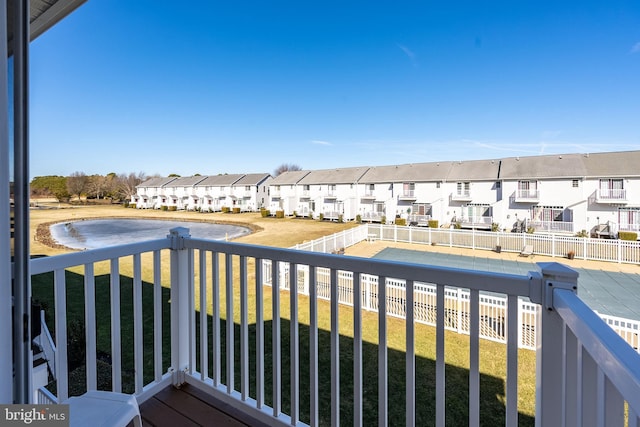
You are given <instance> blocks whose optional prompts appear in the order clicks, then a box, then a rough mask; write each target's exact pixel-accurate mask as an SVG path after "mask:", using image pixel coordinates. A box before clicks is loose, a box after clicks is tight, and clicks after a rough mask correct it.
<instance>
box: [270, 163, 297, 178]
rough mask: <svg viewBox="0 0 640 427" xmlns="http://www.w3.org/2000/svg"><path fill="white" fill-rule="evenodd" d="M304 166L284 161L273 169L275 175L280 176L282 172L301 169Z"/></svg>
mask: <svg viewBox="0 0 640 427" xmlns="http://www.w3.org/2000/svg"><path fill="white" fill-rule="evenodd" d="M301 170H302V168H301V167H300V166H298V165H296V164H295V163H283V164H281V165H280V166H278V167H277V168H275V170H274V171H273V176H278V175H280V174H281V173H282V172H289V171H301Z"/></svg>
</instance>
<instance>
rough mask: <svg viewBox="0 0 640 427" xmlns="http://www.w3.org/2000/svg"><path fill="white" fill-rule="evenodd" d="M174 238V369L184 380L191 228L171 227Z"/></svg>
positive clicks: (176, 380) (176, 376)
mask: <svg viewBox="0 0 640 427" xmlns="http://www.w3.org/2000/svg"><path fill="white" fill-rule="evenodd" d="M168 237H169V238H171V369H172V370H173V375H174V376H173V379H172V382H173V384H174V385H179V384H182V383H183V382H184V375H183V373H184V371H185V370H186V369H187V368H188V367H189V346H190V343H189V330H190V328H189V319H190V316H189V307H190V305H191V304H190V302H189V252H188V251H187V250H186V249H185V247H184V239H188V238H190V237H191V236H190V235H189V229H187V228H184V227H176V228H173V229H171V230H170V234H169V236H168Z"/></svg>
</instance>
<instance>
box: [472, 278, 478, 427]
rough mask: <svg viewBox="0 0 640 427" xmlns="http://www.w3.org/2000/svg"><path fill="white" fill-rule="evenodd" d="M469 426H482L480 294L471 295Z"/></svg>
mask: <svg viewBox="0 0 640 427" xmlns="http://www.w3.org/2000/svg"><path fill="white" fill-rule="evenodd" d="M469 300H470V304H469V425H470V426H478V425H480V313H479V308H480V292H478V290H477V289H471V291H470V295H469Z"/></svg>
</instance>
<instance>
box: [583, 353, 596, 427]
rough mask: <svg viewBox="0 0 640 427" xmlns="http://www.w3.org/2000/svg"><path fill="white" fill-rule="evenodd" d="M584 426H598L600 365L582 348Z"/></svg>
mask: <svg viewBox="0 0 640 427" xmlns="http://www.w3.org/2000/svg"><path fill="white" fill-rule="evenodd" d="M579 375H581V376H582V403H581V404H582V408H581V412H582V415H581V417H582V425H583V426H584V427H589V426H597V425H598V423H597V420H598V397H599V396H598V381H597V377H598V365H597V364H596V362H595V361H594V360H593V358H592V357H591V356H590V355H589V353H588V352H587V350H586V349H584V348H582V372H580V373H579Z"/></svg>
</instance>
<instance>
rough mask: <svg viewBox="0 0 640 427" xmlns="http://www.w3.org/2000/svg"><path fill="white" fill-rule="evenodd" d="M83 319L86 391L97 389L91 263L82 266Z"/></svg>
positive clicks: (93, 291) (94, 306) (92, 271)
mask: <svg viewBox="0 0 640 427" xmlns="http://www.w3.org/2000/svg"><path fill="white" fill-rule="evenodd" d="M84 307H85V308H84V319H85V325H84V327H85V341H86V352H87V367H86V371H87V390H96V389H97V388H98V373H97V365H96V359H97V355H96V353H97V350H96V280H95V274H94V269H93V263H89V264H85V266H84Z"/></svg>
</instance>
